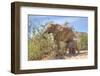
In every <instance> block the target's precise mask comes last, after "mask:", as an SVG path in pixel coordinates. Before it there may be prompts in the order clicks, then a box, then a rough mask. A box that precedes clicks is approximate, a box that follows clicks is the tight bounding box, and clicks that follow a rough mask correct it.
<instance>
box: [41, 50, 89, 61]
mask: <svg viewBox="0 0 100 76" xmlns="http://www.w3.org/2000/svg"><path fill="white" fill-rule="evenodd" d="M87 57H88V51H87V50H81V51H80V53H79V54H74V55H70V54H68V53H67V54H65V55H59V56H55V52H54V51H52V52H51V53H50V54H49V55H46V56H45V57H43V58H42V60H54V59H86V58H87Z"/></svg>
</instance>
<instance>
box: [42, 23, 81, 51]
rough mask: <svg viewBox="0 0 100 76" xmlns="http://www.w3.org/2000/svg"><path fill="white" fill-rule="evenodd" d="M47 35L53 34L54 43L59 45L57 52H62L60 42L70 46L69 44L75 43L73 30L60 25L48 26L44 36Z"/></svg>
mask: <svg viewBox="0 0 100 76" xmlns="http://www.w3.org/2000/svg"><path fill="white" fill-rule="evenodd" d="M45 33H48V34H49V33H52V35H53V37H54V42H55V44H56V45H57V52H59V50H60V41H63V42H65V43H66V44H67V45H68V44H69V43H68V42H70V41H73V39H74V38H75V34H74V32H73V30H72V28H70V27H65V26H61V25H59V24H47V26H46V28H45V30H44V33H43V34H45ZM67 48H68V47H67V46H66V49H67ZM77 51H79V50H77Z"/></svg>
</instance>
